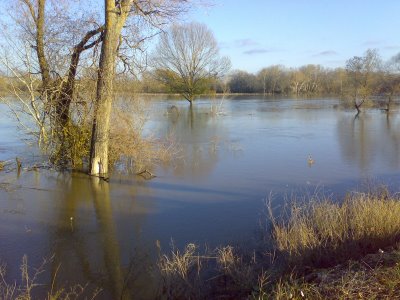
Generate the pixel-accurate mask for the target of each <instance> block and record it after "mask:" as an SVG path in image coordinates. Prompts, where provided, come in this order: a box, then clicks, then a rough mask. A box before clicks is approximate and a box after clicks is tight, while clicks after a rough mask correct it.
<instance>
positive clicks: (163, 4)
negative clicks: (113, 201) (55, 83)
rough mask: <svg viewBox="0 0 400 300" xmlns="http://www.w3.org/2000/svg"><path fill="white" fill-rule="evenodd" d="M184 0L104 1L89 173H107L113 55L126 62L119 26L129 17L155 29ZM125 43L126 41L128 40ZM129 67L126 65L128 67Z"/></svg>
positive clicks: (182, 6)
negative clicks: (102, 31)
mask: <svg viewBox="0 0 400 300" xmlns="http://www.w3.org/2000/svg"><path fill="white" fill-rule="evenodd" d="M187 3H188V1H187V0H145V1H139V0H105V5H104V16H105V25H104V35H103V42H102V45H101V54H100V62H99V70H98V78H97V94H96V105H95V112H94V119H93V129H92V140H91V149H90V174H92V175H100V176H104V175H105V174H107V173H108V148H109V129H110V116H111V105H112V100H113V97H114V95H113V88H114V77H115V72H116V67H117V58H120V59H121V62H122V65H124V66H126V65H127V63H126V62H127V61H126V57H127V56H124V55H121V52H120V50H121V47H123V43H124V42H125V43H127V41H126V40H124V36H125V35H124V33H123V29H124V27H125V26H126V24H127V21H128V18H129V17H130V18H131V20H132V19H133V21H135V20H138V21H139V22H141V21H142V22H147V24H148V25H150V26H152V27H156V28H159V27H160V26H161V25H162V24H163V23H164V22H165V21H167V20H169V19H170V18H172V17H174V16H177V15H178V14H179V13H181V12H183V11H184V10H185V5H186V4H187ZM128 45H129V43H128ZM128 67H129V66H128Z"/></svg>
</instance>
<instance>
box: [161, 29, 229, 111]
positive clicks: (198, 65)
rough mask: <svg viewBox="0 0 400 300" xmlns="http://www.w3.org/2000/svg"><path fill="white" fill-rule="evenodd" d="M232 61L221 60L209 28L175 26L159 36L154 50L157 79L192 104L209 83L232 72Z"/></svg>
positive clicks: (224, 58) (223, 58) (225, 58)
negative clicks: (229, 71)
mask: <svg viewBox="0 0 400 300" xmlns="http://www.w3.org/2000/svg"><path fill="white" fill-rule="evenodd" d="M230 65H231V64H230V60H229V59H228V58H227V57H220V55H219V48H218V44H217V41H216V40H215V38H214V35H213V33H212V32H211V31H210V29H208V28H207V26H206V25H204V24H200V23H194V22H192V23H188V24H183V25H174V26H172V27H171V28H170V29H169V30H168V31H167V32H166V33H164V34H162V35H161V36H160V40H159V42H158V45H157V47H156V50H155V55H154V67H155V68H156V69H157V72H156V73H157V77H158V79H159V80H161V81H162V82H163V83H164V84H166V85H167V86H168V87H169V88H170V89H171V90H172V91H174V92H177V93H179V94H181V95H182V96H183V97H184V98H185V99H186V100H188V101H189V102H190V103H191V104H192V102H193V100H194V97H195V96H196V95H199V94H201V93H203V92H205V91H206V90H207V88H208V86H209V83H210V80H213V79H215V78H218V77H221V76H223V75H224V74H225V73H226V72H227V71H228V70H229V69H230Z"/></svg>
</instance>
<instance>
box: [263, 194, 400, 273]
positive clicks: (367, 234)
mask: <svg viewBox="0 0 400 300" xmlns="http://www.w3.org/2000/svg"><path fill="white" fill-rule="evenodd" d="M399 215H400V201H399V200H398V199H397V197H390V196H389V195H388V193H387V191H386V190H382V191H381V192H380V193H367V194H365V193H353V194H351V195H349V196H348V197H346V199H345V200H344V202H343V203H341V204H339V203H334V202H332V201H330V200H326V199H325V200H321V201H320V200H313V201H311V202H310V203H308V204H300V205H299V204H298V203H296V202H295V203H294V204H293V205H292V206H291V208H290V212H289V218H288V219H287V220H284V221H276V220H275V218H274V217H273V216H271V220H272V224H273V225H272V227H273V229H272V231H273V232H272V234H273V239H274V242H275V245H276V248H277V249H278V250H279V251H280V252H281V253H284V254H286V255H287V257H288V258H289V260H290V261H292V262H293V263H295V264H297V265H298V264H299V263H300V262H301V263H302V264H307V265H313V266H330V265H334V264H336V263H339V262H342V261H344V260H347V259H350V258H358V257H360V256H362V255H364V254H366V253H372V252H374V251H377V250H378V249H379V248H384V247H387V246H389V245H393V244H394V243H396V242H397V241H398V240H399V238H400V218H399V217H398V216H399Z"/></svg>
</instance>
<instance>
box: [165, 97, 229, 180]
mask: <svg viewBox="0 0 400 300" xmlns="http://www.w3.org/2000/svg"><path fill="white" fill-rule="evenodd" d="M178 110H179V112H178V113H176V112H173V113H169V114H168V115H167V120H166V123H167V124H166V125H165V126H164V127H163V128H161V129H160V130H161V134H162V135H168V134H170V133H171V132H172V133H174V135H176V137H177V139H178V140H179V142H180V143H181V147H182V150H183V151H182V152H183V154H182V155H183V158H182V159H180V160H179V161H178V162H176V164H175V168H174V173H175V175H177V176H192V177H203V176H207V175H208V174H210V173H211V172H212V170H213V168H214V167H215V165H216V164H217V162H218V160H219V155H218V154H219V152H220V151H218V150H219V149H220V148H221V147H223V146H224V145H225V144H224V142H225V141H227V140H228V131H227V130H226V129H225V128H224V126H223V125H222V122H221V120H222V118H223V117H219V116H215V115H213V114H212V113H211V111H210V107H209V105H208V104H207V105H206V106H197V104H194V105H192V106H180V107H179V108H178ZM163 125H164V124H163Z"/></svg>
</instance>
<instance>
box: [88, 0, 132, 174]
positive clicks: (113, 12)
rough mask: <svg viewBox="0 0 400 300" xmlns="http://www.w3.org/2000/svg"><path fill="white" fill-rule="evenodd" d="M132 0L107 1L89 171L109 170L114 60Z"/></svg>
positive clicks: (99, 172)
mask: <svg viewBox="0 0 400 300" xmlns="http://www.w3.org/2000/svg"><path fill="white" fill-rule="evenodd" d="M131 5H132V0H126V1H121V3H120V4H119V5H118V6H116V5H115V1H114V0H105V16H106V22H105V30H104V38H103V44H102V46H101V55H100V63H99V72H98V78H97V95H96V108H95V115H94V119H93V129H92V141H91V149H90V174H91V175H100V176H104V175H105V174H107V173H108V139H109V128H110V115H111V104H112V99H113V81H114V75H115V60H116V57H117V49H118V42H119V37H120V34H121V30H122V26H123V25H124V24H125V21H126V18H127V16H128V13H129V10H130V8H131Z"/></svg>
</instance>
